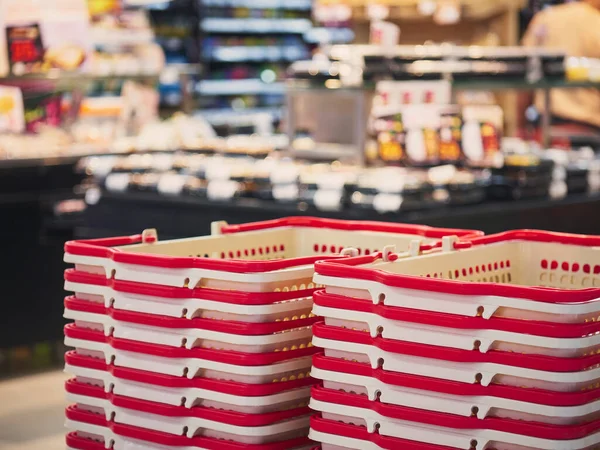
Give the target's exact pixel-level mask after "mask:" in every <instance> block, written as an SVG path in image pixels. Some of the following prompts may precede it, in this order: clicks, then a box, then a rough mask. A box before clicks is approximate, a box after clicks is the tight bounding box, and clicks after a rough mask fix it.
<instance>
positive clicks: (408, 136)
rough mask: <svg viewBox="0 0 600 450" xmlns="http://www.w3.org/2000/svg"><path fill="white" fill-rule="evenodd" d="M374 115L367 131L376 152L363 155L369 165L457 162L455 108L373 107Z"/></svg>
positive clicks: (459, 155) (457, 117)
mask: <svg viewBox="0 0 600 450" xmlns="http://www.w3.org/2000/svg"><path fill="white" fill-rule="evenodd" d="M376 114H377V115H376V117H374V118H373V119H372V127H371V128H372V131H373V133H374V135H375V139H376V141H377V143H378V148H379V151H378V155H377V157H375V155H371V154H370V152H367V157H368V158H370V159H371V161H370V162H376V161H377V160H379V161H382V162H385V163H387V164H390V163H391V164H403V165H407V166H432V165H436V164H438V163H439V162H440V161H444V162H449V163H458V162H459V161H461V159H462V152H461V143H462V136H461V131H460V123H461V119H460V109H459V108H458V107H457V106H451V105H435V104H420V105H412V104H411V105H402V106H400V107H392V106H389V107H380V108H377V110H376ZM374 157H375V158H374ZM373 159H375V161H373Z"/></svg>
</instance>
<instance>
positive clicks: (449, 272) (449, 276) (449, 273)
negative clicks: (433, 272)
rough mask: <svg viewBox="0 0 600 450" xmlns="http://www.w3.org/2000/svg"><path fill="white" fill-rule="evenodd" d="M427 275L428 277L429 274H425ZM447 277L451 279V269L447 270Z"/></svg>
mask: <svg viewBox="0 0 600 450" xmlns="http://www.w3.org/2000/svg"><path fill="white" fill-rule="evenodd" d="M427 276H428V277H429V274H427ZM448 279H449V280H452V271H451V270H449V271H448Z"/></svg>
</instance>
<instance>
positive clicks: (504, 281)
mask: <svg viewBox="0 0 600 450" xmlns="http://www.w3.org/2000/svg"><path fill="white" fill-rule="evenodd" d="M501 279H502V282H503V283H506V274H505V273H503V274H502V278H501Z"/></svg>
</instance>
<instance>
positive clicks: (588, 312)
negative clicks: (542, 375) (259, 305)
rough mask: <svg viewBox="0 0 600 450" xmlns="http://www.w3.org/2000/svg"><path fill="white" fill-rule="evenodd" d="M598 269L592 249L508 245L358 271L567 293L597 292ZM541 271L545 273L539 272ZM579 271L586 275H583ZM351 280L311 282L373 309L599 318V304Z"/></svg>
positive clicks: (576, 319) (596, 253)
mask: <svg viewBox="0 0 600 450" xmlns="http://www.w3.org/2000/svg"><path fill="white" fill-rule="evenodd" d="M599 263H600V251H599V250H598V249H597V248H596V247H583V246H578V245H566V244H556V243H544V242H531V241H509V242H501V243H496V244H488V245H481V246H474V247H472V248H469V249H465V250H460V251H450V252H431V253H429V254H424V255H420V256H418V257H407V258H399V259H398V260H396V261H394V262H375V263H373V264H367V265H364V266H360V267H361V268H373V269H377V270H379V271H382V272H385V273H389V274H402V275H411V276H420V277H424V278H434V279H435V278H437V279H448V280H457V281H462V282H491V283H499V284H514V285H521V286H543V287H551V288H557V289H564V290H570V289H585V288H593V287H600V265H599ZM543 265H545V266H546V267H547V268H546V269H544V268H543V267H542V266H543ZM555 266H556V267H555ZM584 267H587V268H588V269H589V272H590V273H584V271H583V270H584ZM576 269H577V270H576ZM596 272H597V273H596ZM349 273H350V272H349ZM350 277H351V275H348V278H343V277H331V276H324V275H321V274H318V273H317V274H315V277H314V280H315V282H316V283H319V284H322V285H325V286H326V290H327V292H330V293H333V294H339V295H346V296H349V297H355V298H366V299H371V300H372V301H373V302H374V303H379V302H381V301H383V302H384V303H385V304H386V305H389V306H400V307H405V308H411V309H421V310H426V311H436V312H444V313H450V314H459V315H464V316H471V317H475V316H477V315H480V316H482V317H484V318H490V317H492V316H495V317H507V318H515V319H524V320H539V321H547V322H557V323H582V322H589V321H596V320H597V319H598V317H600V299H598V300H597V301H589V302H584V303H564V304H561V303H546V302H539V301H533V300H527V299H523V298H513V297H502V296H494V295H458V294H451V293H444V292H432V291H427V290H419V289H406V288H398V287H392V286H387V285H385V284H383V283H379V282H376V281H370V280H359V279H353V278H350Z"/></svg>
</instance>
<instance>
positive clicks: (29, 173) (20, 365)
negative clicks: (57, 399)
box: [0, 158, 82, 375]
mask: <svg viewBox="0 0 600 450" xmlns="http://www.w3.org/2000/svg"><path fill="white" fill-rule="evenodd" d="M78 160H79V158H59V159H52V160H43V159H31V160H18V161H2V162H0V218H1V220H0V248H1V249H2V255H3V256H2V258H0V270H1V273H2V281H3V286H2V288H3V295H2V298H3V299H4V302H3V311H2V315H1V316H0V375H1V374H3V373H7V372H8V373H14V372H18V371H21V370H30V369H32V368H41V367H44V366H47V365H48V364H50V363H51V362H52V361H55V360H57V357H58V354H59V353H60V346H56V343H57V342H60V341H61V338H62V323H63V321H62V312H63V297H64V294H63V280H62V277H63V276H62V273H63V271H64V269H65V267H66V265H64V264H63V262H62V258H63V246H64V242H65V241H66V240H68V239H72V238H73V229H74V226H73V224H70V223H59V222H55V220H54V218H53V208H54V205H55V204H56V202H57V201H60V200H63V199H69V198H73V197H74V196H75V191H74V189H75V186H77V185H78V184H79V183H81V180H82V176H81V175H77V174H76V173H75V170H74V168H75V165H76V163H77V161H78Z"/></svg>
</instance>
